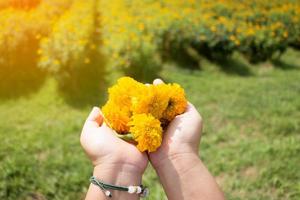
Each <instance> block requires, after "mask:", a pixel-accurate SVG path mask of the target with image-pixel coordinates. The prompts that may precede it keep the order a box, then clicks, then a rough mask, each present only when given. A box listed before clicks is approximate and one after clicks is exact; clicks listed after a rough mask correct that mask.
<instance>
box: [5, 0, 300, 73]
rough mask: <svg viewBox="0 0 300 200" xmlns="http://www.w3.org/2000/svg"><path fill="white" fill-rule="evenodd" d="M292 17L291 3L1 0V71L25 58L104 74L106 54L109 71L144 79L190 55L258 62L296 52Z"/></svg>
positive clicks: (299, 40) (60, 69)
mask: <svg viewBox="0 0 300 200" xmlns="http://www.w3.org/2000/svg"><path fill="white" fill-rule="evenodd" d="M20 2H21V3H20ZM29 8H30V9H29ZM298 13H300V4H297V1H295V0H273V1H272V2H267V1H261V0H251V1H242V2H241V1H238V0H216V1H206V0H187V1H182V0H162V1H138V0H131V1H129V0H111V1H106V0H87V1H80V0H63V1H62V0H51V1H50V0H41V1H39V0H35V1H28V2H27V1H18V0H11V1H3V0H0V26H1V30H0V54H1V57H0V65H1V66H10V65H15V66H17V65H19V63H18V62H19V61H22V59H14V58H15V57H16V56H19V57H20V56H22V55H23V57H24V59H27V60H30V59H31V60H34V61H33V62H29V64H35V65H36V64H37V60H38V65H39V66H40V67H41V68H43V69H46V70H47V71H50V72H51V73H54V74H55V75H56V76H58V77H59V76H69V75H70V71H72V70H76V68H77V67H79V66H86V65H91V64H94V65H98V66H99V67H102V66H103V65H104V61H103V59H99V58H102V54H104V55H106V58H107V59H108V60H109V62H110V64H109V66H110V69H112V70H115V69H117V70H120V69H121V70H123V71H125V73H126V74H129V75H131V76H134V77H140V78H141V79H147V77H151V76H152V74H155V73H156V72H158V71H159V70H160V67H161V66H162V61H164V60H167V59H178V58H181V57H187V58H188V59H190V60H193V59H197V58H198V57H199V56H195V55H194V53H195V52H196V54H198V55H205V56H208V57H210V58H212V59H217V58H218V57H220V56H221V57H222V58H223V57H224V56H230V55H231V54H232V53H233V52H235V51H238V52H240V53H242V54H243V55H244V56H245V57H246V58H247V59H249V61H251V62H259V61H264V60H267V59H270V58H272V56H274V55H275V54H278V55H280V54H281V53H282V52H284V50H285V49H286V48H287V47H288V46H290V45H291V46H296V47H297V46H298V47H299V46H300V16H299V14H298ZM190 50H192V52H193V53H192V55H191V51H190ZM28 54H30V55H29V56H28ZM24 59H23V60H24ZM22 63H25V62H24V61H22ZM21 65H22V64H21Z"/></svg>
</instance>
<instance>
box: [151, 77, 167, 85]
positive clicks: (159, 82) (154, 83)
mask: <svg viewBox="0 0 300 200" xmlns="http://www.w3.org/2000/svg"><path fill="white" fill-rule="evenodd" d="M162 83H164V82H163V81H162V80H161V79H159V78H157V79H155V80H154V81H153V85H159V84H162Z"/></svg>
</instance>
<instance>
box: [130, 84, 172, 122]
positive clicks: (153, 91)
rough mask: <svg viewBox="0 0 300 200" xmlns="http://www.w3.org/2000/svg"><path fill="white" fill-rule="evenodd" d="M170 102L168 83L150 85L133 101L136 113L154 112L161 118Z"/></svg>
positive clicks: (133, 109)
mask: <svg viewBox="0 0 300 200" xmlns="http://www.w3.org/2000/svg"><path fill="white" fill-rule="evenodd" d="M168 102H169V94H168V91H167V85H166V84H160V85H149V86H147V87H146V89H145V90H143V91H142V92H140V93H138V94H137V96H136V97H135V98H134V99H133V101H132V112H133V113H134V114H142V113H146V114H152V115H153V116H154V117H155V118H157V119H160V118H161V117H162V115H163V112H164V111H165V110H166V108H167V106H168Z"/></svg>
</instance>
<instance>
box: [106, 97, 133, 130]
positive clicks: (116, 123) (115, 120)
mask: <svg viewBox="0 0 300 200" xmlns="http://www.w3.org/2000/svg"><path fill="white" fill-rule="evenodd" d="M102 112H103V115H104V117H105V123H107V125H108V126H109V127H111V128H112V129H114V130H115V131H116V132H118V133H120V134H124V133H127V132H128V131H129V126H128V122H129V121H130V116H131V113H130V111H129V109H128V108H127V107H120V106H118V105H116V104H114V103H113V102H112V101H108V102H107V103H106V104H105V105H104V106H103V107H102Z"/></svg>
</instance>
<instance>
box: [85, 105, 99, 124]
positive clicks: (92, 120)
mask: <svg viewBox="0 0 300 200" xmlns="http://www.w3.org/2000/svg"><path fill="white" fill-rule="evenodd" d="M102 123H103V117H102V113H101V110H100V109H99V108H98V107H94V108H93V109H92V111H91V112H90V114H89V116H88V117H87V119H86V121H85V124H84V127H85V128H97V127H99V126H101V125H102Z"/></svg>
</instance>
